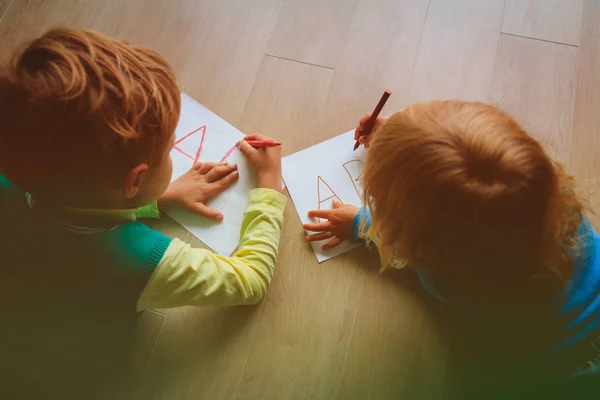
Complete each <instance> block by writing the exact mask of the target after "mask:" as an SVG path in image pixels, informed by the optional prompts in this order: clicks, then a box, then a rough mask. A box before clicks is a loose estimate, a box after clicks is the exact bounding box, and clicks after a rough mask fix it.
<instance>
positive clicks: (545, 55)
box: [490, 35, 579, 163]
mask: <svg viewBox="0 0 600 400" xmlns="http://www.w3.org/2000/svg"><path fill="white" fill-rule="evenodd" d="M578 56H579V49H578V48H576V47H571V46H565V45H557V44H554V43H548V42H543V41H539V40H530V39H525V38H521V37H517V36H508V35H502V36H501V38H500V43H499V46H498V55H497V57H496V65H495V71H494V82H493V87H492V90H491V96H490V97H491V99H492V101H493V102H494V104H496V105H498V106H499V107H501V108H503V109H505V110H507V111H508V112H510V113H511V114H513V115H514V116H515V117H516V118H517V120H518V121H519V122H520V123H521V124H522V125H523V126H524V127H525V129H526V130H527V131H528V132H529V133H530V134H531V135H533V136H534V137H536V138H538V139H539V140H540V141H541V142H542V143H543V144H544V146H545V147H546V148H547V149H548V150H549V151H550V152H551V153H552V154H554V155H556V156H558V158H559V159H560V160H562V161H563V162H566V163H568V162H569V153H570V145H571V142H570V135H571V134H570V132H571V123H572V120H573V104H574V100H575V85H576V82H577V58H578Z"/></svg>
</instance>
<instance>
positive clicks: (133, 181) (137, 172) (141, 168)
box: [125, 164, 148, 199]
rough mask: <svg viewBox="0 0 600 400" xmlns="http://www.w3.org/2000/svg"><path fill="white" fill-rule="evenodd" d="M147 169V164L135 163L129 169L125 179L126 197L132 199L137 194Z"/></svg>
mask: <svg viewBox="0 0 600 400" xmlns="http://www.w3.org/2000/svg"><path fill="white" fill-rule="evenodd" d="M147 171H148V164H140V165H136V166H135V167H133V168H132V169H131V171H129V173H128V174H127V179H126V180H125V197H126V198H128V199H133V198H134V197H135V196H136V195H137V194H138V192H139V190H140V187H141V186H142V182H143V180H144V177H145V176H146V172H147Z"/></svg>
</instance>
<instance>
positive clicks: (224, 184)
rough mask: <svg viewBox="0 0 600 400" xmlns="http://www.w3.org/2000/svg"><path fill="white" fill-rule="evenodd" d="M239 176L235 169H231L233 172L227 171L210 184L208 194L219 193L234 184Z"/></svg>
mask: <svg viewBox="0 0 600 400" xmlns="http://www.w3.org/2000/svg"><path fill="white" fill-rule="evenodd" d="M239 176H240V175H239V173H238V172H237V171H233V172H231V173H229V175H225V176H224V177H222V178H221V179H218V180H216V181H214V182H213V183H212V185H211V186H212V188H211V192H210V196H214V195H217V194H219V193H221V192H222V191H224V190H225V189H227V188H229V187H230V186H231V185H233V184H234V182H235V181H237V179H238V178H239Z"/></svg>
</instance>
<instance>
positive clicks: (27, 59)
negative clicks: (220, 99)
mask: <svg viewBox="0 0 600 400" xmlns="http://www.w3.org/2000/svg"><path fill="white" fill-rule="evenodd" d="M0 88H1V90H0V93H1V95H0V109H1V110H2V111H1V112H2V116H1V120H2V122H1V128H0V170H1V171H2V173H4V174H5V175H6V176H7V177H8V178H9V179H10V180H11V181H13V182H14V183H15V184H17V185H19V186H21V187H22V188H24V189H26V190H29V191H34V192H35V191H43V192H45V191H51V190H60V189H61V188H69V189H73V188H78V189H80V190H81V189H85V188H86V187H89V186H90V185H94V184H101V183H106V182H110V181H114V182H119V181H122V179H123V177H124V176H125V174H126V173H127V171H129V170H130V169H131V168H132V167H133V166H135V165H136V164H138V163H141V162H149V163H157V162H160V160H161V158H162V157H163V156H164V154H165V148H166V147H165V146H167V145H168V143H169V141H170V139H171V137H172V135H173V132H174V131H175V127H176V125H177V121H178V119H179V111H180V92H179V87H178V85H177V82H176V79H175V76H174V74H173V71H172V69H171V67H170V66H169V64H168V63H167V61H166V60H165V59H164V58H163V57H162V56H160V55H159V54H158V53H156V52H154V51H153V50H150V49H146V48H141V47H135V46H131V45H129V44H127V43H126V42H123V41H119V40H113V39H110V38H108V37H106V36H103V35H101V34H99V33H96V32H92V31H87V30H79V29H66V28H62V29H54V30H51V31H49V32H47V33H45V34H44V35H42V36H41V37H39V38H37V39H35V40H33V41H31V42H30V43H28V44H26V46H24V48H23V49H22V50H21V51H19V52H17V53H16V54H15V55H14V57H13V59H12V61H11V62H10V64H9V65H8V67H7V68H5V71H4V72H3V73H2V74H1V75H0Z"/></svg>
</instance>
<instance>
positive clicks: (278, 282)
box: [237, 239, 372, 400]
mask: <svg viewBox="0 0 600 400" xmlns="http://www.w3.org/2000/svg"><path fill="white" fill-rule="evenodd" d="M369 262H370V261H369V257H368V254H367V255H366V256H365V255H363V256H362V257H361V255H360V252H359V251H358V252H357V251H353V252H351V253H346V254H344V255H342V256H339V257H337V258H335V259H331V260H329V261H327V262H325V263H323V264H318V263H317V260H316V257H315V255H314V254H313V253H312V250H311V249H310V246H309V245H308V244H307V243H300V242H296V241H293V240H289V239H283V240H282V243H281V253H280V257H279V266H278V269H277V272H276V275H275V279H274V280H273V284H272V286H271V289H270V290H269V293H268V295H267V300H266V302H265V305H264V309H263V313H262V315H261V319H260V323H259V326H258V330H257V333H256V336H255V340H254V344H253V346H252V351H251V353H250V356H249V358H248V361H247V363H246V368H245V370H244V374H243V377H242V380H241V384H240V387H239V390H238V396H237V399H240V400H241V399H244V400H245V399H290V400H291V399H315V400H318V399H324V400H325V399H334V398H336V392H337V390H338V386H339V383H340V379H341V375H342V369H343V365H344V359H345V355H346V351H347V348H348V344H349V342H350V338H351V336H352V326H353V325H354V320H355V315H356V310H357V307H358V301H359V293H360V292H361V286H362V282H363V272H362V271H361V269H360V267H359V265H361V264H363V265H364V264H366V265H368V264H369ZM371 262H372V261H371ZM308 331H310V332H312V333H311V334H309V335H307V334H306V332H308Z"/></svg>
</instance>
